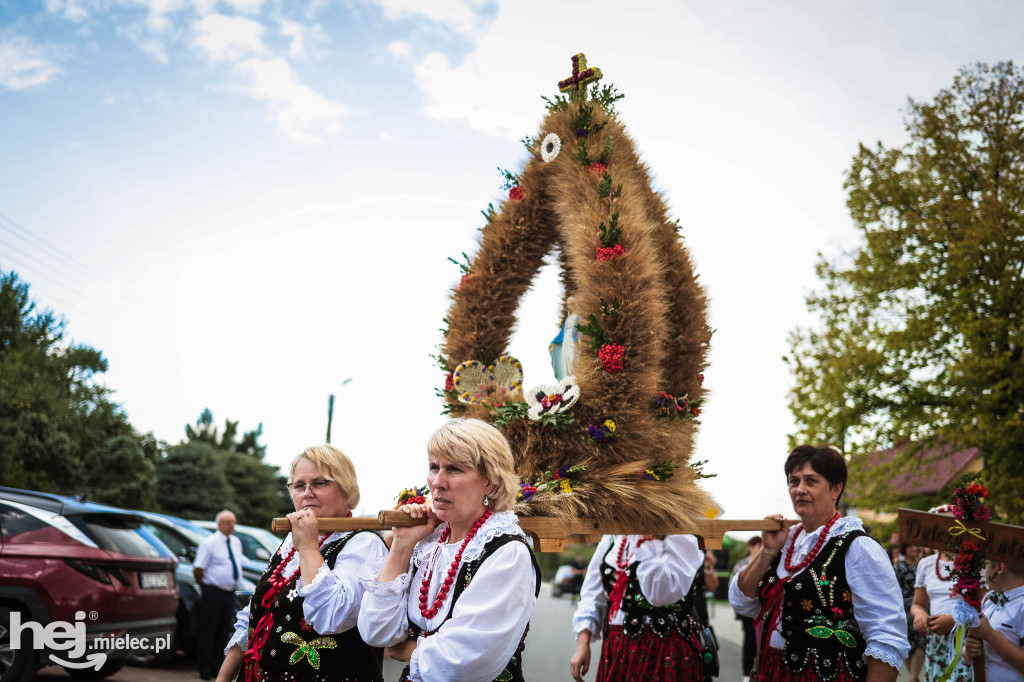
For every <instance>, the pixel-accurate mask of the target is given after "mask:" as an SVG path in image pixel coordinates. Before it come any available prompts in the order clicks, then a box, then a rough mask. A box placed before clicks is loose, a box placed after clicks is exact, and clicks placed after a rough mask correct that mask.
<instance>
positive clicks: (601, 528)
mask: <svg viewBox="0 0 1024 682" xmlns="http://www.w3.org/2000/svg"><path fill="white" fill-rule="evenodd" d="M422 523H426V519H425V518H419V519H414V518H412V517H411V516H409V515H408V514H406V513H405V512H401V511H395V510H390V509H387V510H384V511H382V512H380V513H379V514H378V515H377V518H373V517H360V518H351V517H350V518H333V517H324V518H321V519H317V527H318V528H319V530H321V531H331V532H333V531H337V530H343V531H344V530H381V531H383V530H391V529H392V528H407V527H410V526H418V525H420V524H422ZM519 526H520V528H522V529H523V531H524V532H525V533H526V534H528V535H530V536H531V537H532V538H533V541H534V544H533V546H534V548H535V549H536V550H537V551H539V552H561V551H562V549H563V548H564V547H565V543H566V542H567V541H575V542H597V541H598V540H599V539H600V537H601V536H602V535H629V534H637V535H676V534H681V535H696V536H697V539H698V543H699V544H700V547H701V549H721V548H722V538H723V537H725V533H726V531H730V530H746V531H751V530H754V531H757V530H779V528H780V524H779V523H778V522H777V521H771V520H769V519H750V520H747V519H715V520H709V519H697V520H695V521H694V522H693V524H692V526H691V527H689V528H686V527H682V526H678V525H675V524H660V525H658V524H656V525H652V526H645V527H644V528H632V527H630V526H628V525H627V524H623V523H621V522H618V521H614V520H610V521H606V520H599V519H556V518H551V517H546V516H523V517H520V519H519ZM270 529H271V530H272V531H273V532H275V533H284V532H288V531H289V530H291V523H290V522H289V521H288V519H286V518H284V519H274V520H273V521H272V522H271V526H270Z"/></svg>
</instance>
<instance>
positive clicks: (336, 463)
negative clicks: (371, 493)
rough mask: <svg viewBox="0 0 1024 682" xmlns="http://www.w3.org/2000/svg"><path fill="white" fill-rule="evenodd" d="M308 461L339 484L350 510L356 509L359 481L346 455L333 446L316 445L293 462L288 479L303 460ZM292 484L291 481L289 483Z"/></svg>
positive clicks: (304, 451)
mask: <svg viewBox="0 0 1024 682" xmlns="http://www.w3.org/2000/svg"><path fill="white" fill-rule="evenodd" d="M303 458H305V459H308V460H309V461H310V462H312V463H313V466H315V467H316V468H317V471H319V472H320V473H321V474H323V475H324V476H325V477H327V478H329V479H331V480H332V481H334V482H335V483H337V484H338V487H339V488H341V492H343V493H345V496H346V497H348V508H349V509H355V508H356V505H358V504H359V481H357V480H356V468H355V467H354V466H352V460H350V459H349V458H348V457H346V456H345V453H344V452H342V451H341V450H339V449H338V448H336V447H334V446H333V445H316V446H313V447H311V448H306V449H305V450H303V451H302V452H301V453H299V454H298V455H296V456H295V459H293V460H292V467H291V469H290V470H289V472H288V478H289V479H291V478H293V477H294V476H295V467H296V465H297V464H298V463H299V460H301V459H303ZM289 483H290V481H289Z"/></svg>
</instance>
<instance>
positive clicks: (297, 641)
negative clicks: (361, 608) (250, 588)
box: [249, 531, 384, 682]
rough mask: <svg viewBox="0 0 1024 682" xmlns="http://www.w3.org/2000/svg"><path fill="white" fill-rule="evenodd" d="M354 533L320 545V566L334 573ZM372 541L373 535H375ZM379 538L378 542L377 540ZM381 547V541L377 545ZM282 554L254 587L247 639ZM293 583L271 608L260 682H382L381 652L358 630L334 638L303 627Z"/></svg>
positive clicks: (353, 629)
mask: <svg viewBox="0 0 1024 682" xmlns="http://www.w3.org/2000/svg"><path fill="white" fill-rule="evenodd" d="M363 532H367V533H368V532H372V531H357V532H356V533H351V534H349V535H347V536H345V537H343V538H341V539H340V540H336V541H335V542H332V543H330V544H327V545H324V546H323V547H322V548H321V549H320V553H321V554H322V555H323V557H324V563H326V564H327V566H328V567H330V568H334V563H335V562H336V561H337V559H338V555H339V554H341V550H342V549H344V547H345V545H346V544H347V543H348V541H349V540H351V539H352V538H353V537H355V535H356V534H357V533H363ZM374 535H376V533H374ZM377 537H378V538H380V536H379V535H378V536H377ZM381 542H383V540H381ZM282 559H283V557H282V556H281V553H280V552H277V553H276V554H274V558H273V559H272V560H271V561H270V565H269V566H267V570H266V572H264V574H263V577H262V578H261V579H260V582H259V584H258V585H257V586H256V591H255V592H254V593H253V595H252V601H251V602H250V606H249V637H250V638H251V637H252V636H253V631H254V630H255V628H256V624H257V623H258V622H259V620H260V618H262V617H263V615H264V614H265V613H266V611H267V608H265V607H264V606H262V601H263V595H264V594H266V592H267V590H268V589H270V575H271V573H273V571H274V569H276V568H277V567H278V566H279V565H280V564H281V561H282ZM297 582H298V581H297V580H296V581H293V582H291V583H290V584H288V585H286V586H285V588H284V589H283V590H282V592H281V593H280V594H279V595H278V596H277V599H275V600H274V602H273V604H271V606H270V610H271V611H272V612H273V614H274V624H273V625H272V626H271V628H270V633H269V634H268V636H267V641H266V644H264V645H263V651H262V652H261V654H260V661H259V665H260V671H259V679H260V680H261V681H262V680H268V681H269V680H283V679H288V680H306V681H308V682H321V681H323V682H328V681H332V680H333V681H337V682H383V680H384V675H383V668H382V666H383V659H384V650H383V649H381V648H378V647H371V646H369V645H367V644H366V643H365V642H364V641H363V639H362V637H360V636H359V631H358V630H357V629H356V628H354V627H353V628H350V629H348V630H346V631H345V632H342V633H340V634H336V635H321V634H319V633H318V632H316V631H315V630H313V627H312V626H311V625H309V624H307V623H306V619H305V617H304V616H303V613H302V604H303V602H304V601H305V600H304V599H303V598H302V597H300V596H299V595H298V593H297V589H298V588H297Z"/></svg>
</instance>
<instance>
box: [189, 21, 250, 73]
mask: <svg viewBox="0 0 1024 682" xmlns="http://www.w3.org/2000/svg"><path fill="white" fill-rule="evenodd" d="M195 40H196V44H197V45H199V47H201V48H202V49H203V50H205V51H206V53H207V55H208V56H209V57H210V59H212V60H213V61H224V60H231V61H236V60H239V59H244V58H248V57H251V56H253V55H261V54H265V53H266V51H267V48H266V47H265V46H264V45H263V25H262V24H260V23H259V22H257V21H253V20H252V19H246V18H244V17H229V16H225V15H223V14H211V15H209V16H206V17H203V18H202V19H200V20H199V21H198V22H197V24H196V38H195Z"/></svg>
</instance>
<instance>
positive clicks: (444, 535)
mask: <svg viewBox="0 0 1024 682" xmlns="http://www.w3.org/2000/svg"><path fill="white" fill-rule="evenodd" d="M489 518H491V510H490V509H488V510H487V511H485V512H484V514H483V516H481V517H480V518H479V519H477V522H476V523H474V524H473V527H472V528H470V529H469V532H468V533H466V538H465V539H464V540H463V541H462V546H461V547H459V551H458V552H456V553H455V559H454V560H452V565H451V568H449V569H448V575H447V576H446V577H445V579H444V582H443V583H442V584H441V589H440V590H438V592H437V598H436V599H434V603H433V604H432V605H431V607H430V608H429V609H428V608H427V599H428V598H427V593H428V592H429V591H430V579H431V578H432V577H433V576H434V571H433V569H428V570H427V573H426V575H424V576H423V582H422V583H420V613H421V614H422V615H423V617H424V618H426V619H427V620H430V619H431V618H433V617H434V616H436V615H437V611H438V609H440V608H441V604H443V603H444V600H445V598H446V597H447V596H448V591H449V590H450V589H451V588H452V583H453V582H455V575H456V574H457V573H458V571H459V563H460V562H461V561H462V552H463V551H465V549H466V545H468V544H469V541H470V540H472V539H473V538H474V537H475V536H476V532H477V531H478V530H480V526H482V525H484V523H485V522H486V521H487V519H489ZM451 533H452V527H451V525H450V524H449V525H448V526H446V527H445V529H444V530H443V531H441V537H440V539H439V540H438V541H437V544H439V545H443V544H444V543H446V542H447V541H448V537H449V536H450V535H451Z"/></svg>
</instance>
